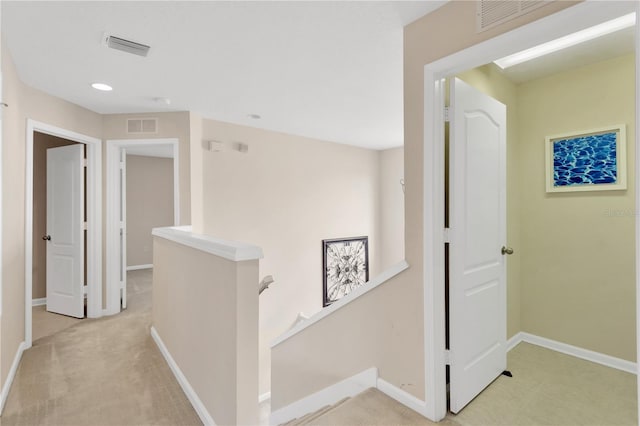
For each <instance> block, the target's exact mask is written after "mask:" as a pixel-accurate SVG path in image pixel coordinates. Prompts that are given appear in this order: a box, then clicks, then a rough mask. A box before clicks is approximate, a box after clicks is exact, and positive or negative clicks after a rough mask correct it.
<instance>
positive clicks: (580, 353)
mask: <svg viewBox="0 0 640 426" xmlns="http://www.w3.org/2000/svg"><path fill="white" fill-rule="evenodd" d="M520 342H526V343H531V344H532V345H537V346H541V347H543V348H547V349H551V350H553V351H556V352H560V353H563V354H566V355H571V356H574V357H576V358H580V359H584V360H586V361H591V362H595V363H596V364H601V365H604V366H606V367H610V368H615V369H616V370H622V371H626V372H627V373H631V374H637V371H638V370H637V365H636V363H635V362H631V361H627V360H624V359H621V358H616V357H613V356H610V355H605V354H603V353H600V352H595V351H591V350H589V349H583V348H579V347H577V346H573V345H569V344H566V343H562V342H558V341H556V340H551V339H547V338H545V337H540V336H536V335H535V334H530V333H525V332H520V333H518V334H516V335H515V336H513V337H512V338H511V339H509V341H508V342H507V350H511V349H513V348H514V347H515V346H516V345H517V344H518V343H520Z"/></svg>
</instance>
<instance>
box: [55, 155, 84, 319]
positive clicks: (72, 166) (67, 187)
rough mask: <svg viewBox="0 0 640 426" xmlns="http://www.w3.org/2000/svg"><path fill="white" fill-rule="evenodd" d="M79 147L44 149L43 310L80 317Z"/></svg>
mask: <svg viewBox="0 0 640 426" xmlns="http://www.w3.org/2000/svg"><path fill="white" fill-rule="evenodd" d="M83 158H84V154H83V146H82V145H79V144H76V145H69V146H63V147H60V148H50V149H48V150H47V235H48V237H49V238H50V239H49V240H48V241H47V242H46V244H47V311H49V312H55V313H59V314H63V315H69V316H73V317H77V318H84V291H83V286H84V283H83V277H84V229H83V222H84V176H83V164H82V163H83Z"/></svg>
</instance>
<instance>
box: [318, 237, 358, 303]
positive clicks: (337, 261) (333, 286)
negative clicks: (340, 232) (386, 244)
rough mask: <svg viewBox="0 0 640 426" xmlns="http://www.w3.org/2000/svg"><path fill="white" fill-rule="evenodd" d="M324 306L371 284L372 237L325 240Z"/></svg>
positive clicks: (323, 264) (323, 263)
mask: <svg viewBox="0 0 640 426" xmlns="http://www.w3.org/2000/svg"><path fill="white" fill-rule="evenodd" d="M322 269H323V274H324V275H323V278H322V289H323V291H322V299H323V300H322V306H329V305H330V304H332V303H333V302H335V301H336V300H340V299H341V298H342V297H344V296H346V295H347V294H349V293H351V292H352V291H353V290H354V289H356V288H358V287H359V286H361V285H362V284H364V283H366V282H367V281H369V238H368V237H353V238H338V239H333V240H322Z"/></svg>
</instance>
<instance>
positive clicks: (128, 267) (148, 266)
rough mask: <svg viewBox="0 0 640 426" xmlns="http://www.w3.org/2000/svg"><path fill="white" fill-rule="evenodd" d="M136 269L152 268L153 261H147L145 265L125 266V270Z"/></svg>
mask: <svg viewBox="0 0 640 426" xmlns="http://www.w3.org/2000/svg"><path fill="white" fill-rule="evenodd" d="M138 269H153V263H148V264H146V265H132V266H127V271H137V270H138Z"/></svg>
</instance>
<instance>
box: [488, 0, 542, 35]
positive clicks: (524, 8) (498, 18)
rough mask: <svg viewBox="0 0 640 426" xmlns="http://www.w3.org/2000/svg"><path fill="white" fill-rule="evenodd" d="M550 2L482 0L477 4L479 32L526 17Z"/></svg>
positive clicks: (537, 0) (535, 0) (534, 0)
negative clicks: (519, 17)
mask: <svg viewBox="0 0 640 426" xmlns="http://www.w3.org/2000/svg"><path fill="white" fill-rule="evenodd" d="M547 3H551V2H550V1H544V0H480V1H479V2H477V5H478V6H477V7H478V10H477V12H476V16H477V28H478V32H482V31H485V30H488V29H489V28H493V27H495V26H496V25H499V24H502V23H504V22H507V21H510V20H512V19H514V18H517V17H518V16H522V15H525V14H527V13H529V12H531V11H532V10H535V9H537V8H539V7H541V6H544V5H545V4H547Z"/></svg>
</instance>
